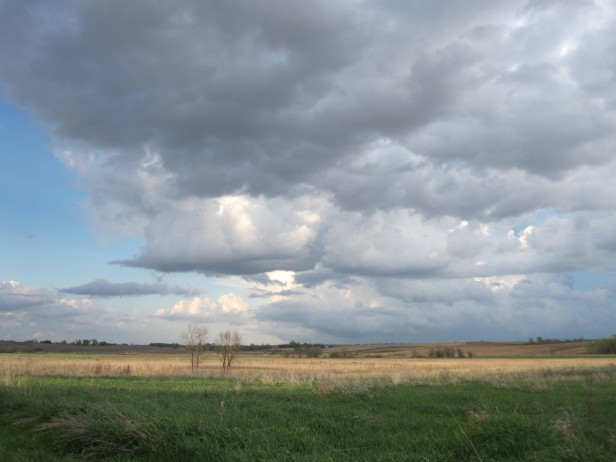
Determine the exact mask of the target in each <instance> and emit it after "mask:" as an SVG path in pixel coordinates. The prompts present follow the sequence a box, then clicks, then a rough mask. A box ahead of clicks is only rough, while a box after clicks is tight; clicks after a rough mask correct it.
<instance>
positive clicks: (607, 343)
mask: <svg viewBox="0 0 616 462" xmlns="http://www.w3.org/2000/svg"><path fill="white" fill-rule="evenodd" d="M587 350H588V352H589V353H594V354H599V355H613V354H616V335H612V336H611V337H610V338H601V339H598V340H595V341H593V342H591V343H589V344H588V346H587Z"/></svg>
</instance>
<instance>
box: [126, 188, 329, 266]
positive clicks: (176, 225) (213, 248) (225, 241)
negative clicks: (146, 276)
mask: <svg viewBox="0 0 616 462" xmlns="http://www.w3.org/2000/svg"><path fill="white" fill-rule="evenodd" d="M322 207H323V201H322V200H320V199H319V198H314V197H304V198H302V197H299V198H297V199H296V200H295V201H289V200H282V199H270V200H266V199H265V198H252V197H250V196H247V195H242V196H223V197H220V198H216V199H198V198H191V199H184V200H182V201H177V202H175V203H174V206H173V207H169V208H165V209H164V210H162V211H161V212H160V213H159V214H158V215H157V216H156V217H155V218H154V219H153V220H152V222H151V223H150V225H149V226H148V228H147V229H146V238H147V242H148V243H147V245H146V247H145V248H144V249H143V250H142V252H141V254H140V255H138V256H137V257H136V258H134V259H131V260H123V261H118V262H117V263H119V264H122V265H126V266H137V267H145V268H150V269H154V270H158V271H165V272H169V271H199V272H203V273H208V274H216V273H223V274H253V273H262V272H265V271H269V270H276V269H284V270H300V269H306V268H309V267H310V266H312V265H313V261H314V259H315V258H316V256H315V255H314V252H313V251H312V249H313V247H314V243H315V240H316V237H317V235H318V230H319V226H320V221H321V219H320V213H319V209H320V208H322Z"/></svg>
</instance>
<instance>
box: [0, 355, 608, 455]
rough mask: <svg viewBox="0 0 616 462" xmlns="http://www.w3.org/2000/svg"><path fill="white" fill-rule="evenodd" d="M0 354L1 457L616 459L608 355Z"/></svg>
mask: <svg viewBox="0 0 616 462" xmlns="http://www.w3.org/2000/svg"><path fill="white" fill-rule="evenodd" d="M235 361H236V362H235V363H234V366H233V367H232V368H231V370H230V371H229V372H228V373H227V374H223V373H222V368H221V367H220V363H219V359H218V358H217V357H216V356H213V355H207V356H206V359H205V361H204V362H203V366H202V367H200V368H199V369H198V370H197V371H196V372H192V371H191V368H190V364H189V360H188V358H187V357H186V355H75V354H70V355H66V354H64V355H62V354H23V355H22V354H10V355H0V460H3V461H12V460H15V461H35V460H40V461H75V460H109V461H128V460H151V461H158V460H160V461H174V460H177V461H190V460H195V461H197V460H211V461H225V460H229V461H235V460H239V461H241V460H280V461H283V460H284V461H287V460H298V461H308V460H310V461H313V460H314V461H317V460H318V461H321V460H323V461H328V460H332V461H338V460H349V461H351V460H391V461H394V460H395V461H399V460H417V461H420V460H421V461H425V460H430V461H449V460H469V461H471V460H472V461H488V460H490V461H497V460H498V461H500V460H509V461H518V460H519V461H523V460H524V461H525V460H536V461H546V460H554V461H556V460H565V461H566V460H571V461H573V460H597V461H602V460H604V461H608V460H609V461H612V460H616V412H615V411H616V358H615V357H613V356H611V357H610V356H607V357H562V358H559V357H551V358H543V357H540V358H472V359H469V358H464V359H463V358H456V359H427V358H399V357H393V358H387V357H381V358H374V357H357V358H342V359H334V358H322V359H321V358H319V359H309V358H285V357H278V356H269V355H243V356H240V357H238V358H236V360H235Z"/></svg>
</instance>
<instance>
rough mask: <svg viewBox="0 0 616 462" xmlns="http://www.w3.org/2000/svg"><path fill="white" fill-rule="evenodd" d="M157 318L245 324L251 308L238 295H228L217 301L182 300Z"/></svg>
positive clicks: (159, 312)
mask: <svg viewBox="0 0 616 462" xmlns="http://www.w3.org/2000/svg"><path fill="white" fill-rule="evenodd" d="M154 316H155V317H159V318H163V319H168V320H197V321H200V322H228V323H231V324H243V323H245V322H247V321H248V320H249V319H250V316H251V313H250V307H249V306H248V304H247V303H246V302H245V301H244V300H243V299H242V298H241V297H239V296H238V295H235V294H233V293H228V294H224V295H221V296H220V297H218V298H217V299H216V300H211V299H209V298H207V297H193V298H188V299H184V300H180V301H179V302H177V303H176V304H175V305H173V306H172V307H171V308H160V309H158V310H157V311H156V314H155V315H154Z"/></svg>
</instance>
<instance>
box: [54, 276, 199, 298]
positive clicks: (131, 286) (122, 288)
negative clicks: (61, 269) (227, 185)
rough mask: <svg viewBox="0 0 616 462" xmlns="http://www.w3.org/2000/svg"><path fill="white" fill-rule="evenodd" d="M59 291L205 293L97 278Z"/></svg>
mask: <svg viewBox="0 0 616 462" xmlns="http://www.w3.org/2000/svg"><path fill="white" fill-rule="evenodd" d="M58 292H61V293H65V294H74V295H85V296H90V297H127V296H129V297H130V296H140V295H169V294H173V295H184V296H194V295H200V294H201V293H203V290H200V289H195V288H190V287H188V288H187V287H178V286H174V287H170V286H169V285H168V284H166V283H163V282H157V283H142V282H110V281H107V280H106V279H96V280H94V281H92V282H88V283H86V284H82V285H80V286H75V287H67V288H64V289H59V290H58Z"/></svg>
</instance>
